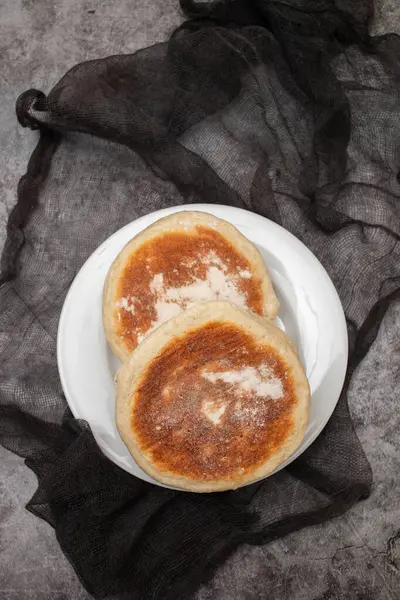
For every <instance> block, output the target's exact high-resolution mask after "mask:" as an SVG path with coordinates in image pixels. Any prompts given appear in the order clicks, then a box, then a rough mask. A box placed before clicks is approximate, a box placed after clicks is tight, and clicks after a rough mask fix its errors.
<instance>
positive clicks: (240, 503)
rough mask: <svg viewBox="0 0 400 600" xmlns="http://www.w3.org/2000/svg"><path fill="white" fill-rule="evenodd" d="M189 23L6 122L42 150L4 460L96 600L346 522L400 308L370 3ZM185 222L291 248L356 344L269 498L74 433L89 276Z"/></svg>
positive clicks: (387, 97) (395, 224)
mask: <svg viewBox="0 0 400 600" xmlns="http://www.w3.org/2000/svg"><path fill="white" fill-rule="evenodd" d="M182 7H183V10H184V12H185V13H186V15H187V17H188V18H189V20H188V21H187V22H186V23H185V24H184V25H183V26H182V27H181V28H180V29H179V30H178V31H176V32H174V34H173V35H172V36H171V39H170V40H169V41H168V42H166V43H162V44H157V45H155V46H152V47H150V48H147V49H145V50H142V51H140V52H137V53H136V54H134V55H121V56H113V57H109V58H105V59H101V60H95V61H91V62H87V63H83V64H80V65H77V66H76V67H75V68H73V69H72V70H71V71H69V72H68V73H67V74H66V75H65V77H63V79H62V80H61V81H60V82H59V83H58V84H57V85H56V86H55V87H54V89H53V90H52V91H51V92H50V93H49V95H48V96H45V95H44V94H42V93H41V92H38V91H36V90H30V91H29V92H27V93H25V94H23V96H22V97H21V98H20V99H19V100H18V103H17V114H18V118H19V121H20V123H21V124H22V125H24V126H29V127H31V128H37V129H39V133H40V140H39V142H38V146H37V148H36V150H35V151H34V153H33V155H32V157H31V159H30V162H29V165H28V169H27V174H26V175H25V176H24V177H23V178H22V179H21V182H20V184H19V188H18V204H17V206H16V208H15V210H14V212H13V213H12V215H11V218H10V220H9V224H8V239H7V244H6V247H5V250H4V253H3V257H2V285H1V288H0V351H1V362H0V369H1V371H0V414H1V419H0V441H1V443H2V444H3V445H4V446H5V447H6V448H8V449H10V450H12V451H13V452H15V453H17V454H19V455H20V456H23V457H25V458H26V463H27V465H28V466H29V467H30V468H31V469H33V470H34V472H35V473H36V474H37V477H38V482H39V484H38V490H37V492H36V493H35V495H34V497H33V498H32V500H31V501H30V502H29V505H28V508H29V510H31V511H32V512H33V513H35V514H36V515H38V516H39V517H41V518H43V519H45V520H46V521H48V522H49V523H51V525H52V526H53V527H54V528H55V532H56V535H57V539H58V540H59V543H60V545H61V547H62V549H63V551H64V553H65V554H66V556H67V557H68V559H69V560H70V562H71V563H72V565H73V567H74V568H75V570H76V572H77V573H78V575H79V577H80V579H81V581H82V583H83V584H84V586H85V587H86V588H87V590H88V591H89V592H90V593H91V594H92V595H93V596H94V597H96V598H110V599H111V598H112V599H118V600H121V599H124V598H126V599H127V598H129V599H134V600H139V599H147V598H151V599H157V598H160V599H161V598H162V599H174V600H176V599H178V598H181V597H182V598H188V597H189V595H190V594H191V593H192V592H194V590H195V589H196V587H197V586H198V585H199V583H200V582H201V581H204V580H206V579H207V578H209V577H211V576H212V574H213V572H214V570H215V569H217V568H218V566H219V565H220V564H221V562H222V561H223V560H224V558H226V557H227V556H228V555H229V553H231V552H232V551H233V550H234V549H235V548H236V547H237V546H238V545H239V544H243V543H250V544H265V543H267V542H268V541H270V540H272V539H274V538H277V537H279V536H282V535H284V534H286V533H288V532H292V531H294V530H297V529H300V528H302V527H305V526H309V525H312V524H315V523H319V522H322V521H324V520H326V519H328V518H331V517H334V516H336V515H340V514H342V513H343V512H344V511H345V510H347V509H348V508H349V507H350V506H351V505H352V504H353V503H354V502H356V501H357V500H359V499H361V498H364V497H366V496H367V495H368V494H369V491H370V486H371V479H372V476H371V471H370V467H369V465H368V462H367V460H366V458H365V456H364V453H363V451H362V448H361V446H360V444H359V442H358V439H357V437H356V434H355V432H354V430H353V427H352V422H351V418H350V414H349V409H348V404H347V388H348V386H349V384H350V382H351V378H352V374H353V372H354V370H355V368H356V367H357V365H358V364H359V363H360V361H362V359H363V357H364V356H365V354H366V352H367V351H368V349H369V347H370V345H371V343H372V342H373V340H374V338H375V336H376V334H377V331H378V328H379V325H380V322H381V320H382V317H383V315H384V313H385V311H386V309H387V308H388V306H389V305H390V303H391V302H392V301H393V300H394V298H395V296H396V295H398V293H399V284H400V260H399V259H400V245H399V235H400V207H399V197H400V184H399V179H400V177H399V168H400V103H399V100H398V98H399V92H400V83H399V75H400V42H399V38H397V37H396V36H385V37H381V38H375V39H371V38H370V37H369V36H368V22H369V19H370V17H371V13H372V8H373V7H372V4H371V2H370V1H369V0H357V1H354V0H285V1H284V2H283V1H280V0H275V1H272V0H271V1H266V0H264V1H262V0H258V1H255V0H254V1H250V0H247V1H241V0H236V1H233V2H213V3H204V2H202V3H199V4H196V3H193V2H192V1H189V0H184V1H182ZM190 202H206V203H221V204H230V205H234V206H239V207H243V208H246V209H249V210H252V211H255V212H256V213H259V214H261V215H264V216H265V217H268V218H269V219H272V220H273V221H276V222H278V223H280V224H281V225H283V227H285V228H287V229H288V230H289V231H291V232H292V233H293V234H295V235H296V236H297V237H299V238H300V239H301V240H302V241H303V242H304V243H305V244H306V245H307V246H308V247H309V248H310V249H311V250H312V251H313V252H314V253H315V254H316V256H317V257H318V258H319V260H320V261H321V262H322V263H323V265H324V266H325V267H326V269H327V270H328V272H329V274H330V276H331V277H332V279H333V281H334V283H335V285H336V287H337V290H338V292H339V295H340V297H341V300H342V303H343V307H344V310H345V314H346V318H347V324H348V331H349V338H350V362H349V370H348V375H347V381H346V385H345V389H344V391H343V393H342V396H341V398H340V400H339V403H338V405H337V408H336V410H335V412H334V414H333V416H332V418H331V420H330V421H329V424H328V425H327V427H326V428H325V430H324V431H323V433H322V434H321V435H320V436H319V438H318V439H317V441H316V442H315V443H314V444H313V445H312V446H311V447H310V448H309V449H308V450H307V451H306V452H305V453H304V454H303V455H302V456H301V457H300V458H299V459H298V460H296V461H295V462H294V463H293V464H292V465H290V467H289V468H287V469H285V470H284V471H281V472H280V473H278V474H277V475H275V476H273V477H271V478H269V479H267V480H265V481H264V482H261V483H258V484H255V485H252V486H249V487H246V488H243V489H241V490H238V491H236V492H229V493H222V494H211V495H197V494H188V493H179V492H175V491H171V490H167V489H161V488H159V487H156V486H152V485H150V484H147V483H144V482H142V481H140V480H138V479H135V478H134V477H132V476H130V475H128V474H127V473H125V472H123V471H122V470H120V469H119V468H118V467H116V466H115V465H114V464H112V463H111V462H110V461H109V460H108V459H106V458H105V457H104V456H103V455H102V454H101V452H100V451H99V449H98V447H97V446H96V443H95V442H94V439H93V436H92V434H91V431H90V428H89V426H88V425H87V424H86V423H84V422H78V421H76V420H74V419H73V418H72V416H71V414H70V412H69V411H68V409H67V407H66V402H65V399H64V397H63V393H62V389H61V385H60V381H59V377H58V373H57V362H56V336H57V324H58V319H59V315H60V311H61V308H62V305H63V301H64V298H65V295H66V293H67V291H68V288H69V286H70V284H71V282H72V280H73V278H74V276H75V275H76V273H77V271H78V270H79V268H80V267H81V265H82V263H83V262H84V260H85V259H86V258H87V257H88V256H89V255H90V254H91V253H92V251H93V250H94V249H95V248H96V247H97V246H98V245H99V244H100V243H101V242H102V241H103V240H105V239H106V238H107V237H108V236H109V235H110V234H112V233H113V232H114V231H116V230H117V229H119V228H120V227H121V226H122V225H124V224H126V223H128V222H130V221H132V220H134V219H135V218H137V217H139V216H140V215H143V214H145V213H148V212H150V211H154V210H157V209H160V208H163V207H167V206H171V205H176V204H183V203H190ZM294 493H295V494H296V502H293V501H292V500H293V496H294ZM265 586H266V592H268V581H266V583H265Z"/></svg>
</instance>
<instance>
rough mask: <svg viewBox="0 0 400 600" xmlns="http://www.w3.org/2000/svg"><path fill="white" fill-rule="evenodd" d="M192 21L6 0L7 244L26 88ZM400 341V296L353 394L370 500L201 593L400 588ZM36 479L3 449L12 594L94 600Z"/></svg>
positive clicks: (26, 135) (1, 202)
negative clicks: (40, 504)
mask: <svg viewBox="0 0 400 600" xmlns="http://www.w3.org/2000/svg"><path fill="white" fill-rule="evenodd" d="M354 1H355V2H356V1H357V0H354ZM180 20H181V15H180V13H179V9H178V2H177V0H119V1H118V2H110V1H107V0H0V90H1V103H0V248H1V247H2V245H3V243H4V236H5V226H6V221H7V217H8V215H9V213H10V210H11V209H12V207H13V205H14V203H15V195H16V186H17V182H18V179H19V178H20V177H21V175H22V174H23V173H24V170H25V168H26V163H27V160H28V158H29V155H30V153H31V151H32V149H33V147H34V144H35V142H36V138H37V135H36V134H35V133H34V132H31V131H28V130H24V129H22V128H21V127H19V126H18V124H17V121H16V118H15V116H14V104H15V99H16V98H17V96H18V95H19V94H20V93H21V92H22V91H24V90H25V89H28V88H30V87H36V88H38V89H41V90H43V91H45V92H46V91H48V90H49V89H50V88H51V87H52V85H53V84H54V83H55V82H56V81H57V80H58V79H59V78H60V77H61V76H62V75H63V74H64V73H65V71H66V70H67V69H69V68H70V67H72V66H73V65H74V64H76V63H78V62H80V61H83V60H88V59H92V58H98V57H102V56H107V55H110V54H117V53H129V52H133V51H135V50H137V49H139V48H141V47H144V46H147V45H149V44H152V43H154V42H158V41H162V40H163V39H165V38H166V37H167V36H168V34H169V33H170V32H171V31H172V30H173V28H174V27H176V26H177V25H178V24H179V22H180ZM385 32H396V33H399V34H400V1H399V0H376V10H375V21H374V23H373V26H372V33H373V34H374V35H377V34H382V33H385ZM399 340H400V304H399V305H398V306H397V307H395V308H394V309H392V310H391V311H390V312H389V313H388V314H387V315H386V318H385V320H384V323H383V325H382V327H381V330H380V333H379V336H378V339H377V340H376V342H375V344H374V346H373V347H372V349H371V350H370V353H369V355H368V357H367V359H366V360H365V361H364V363H363V365H362V366H361V368H360V369H359V370H358V372H357V374H356V376H355V378H354V381H353V385H352V389H351V393H350V397H349V403H350V409H351V412H352V415H353V420H354V424H355V427H356V430H357V433H358V436H359V438H360V440H361V442H362V444H363V447H364V449H365V452H366V454H367V456H368V459H369V460H370V462H371V466H372V469H373V472H374V486H373V491H372V494H371V496H370V498H369V499H368V500H366V501H364V502H361V503H359V504H358V505H357V506H355V507H353V509H352V510H350V511H349V512H348V513H347V514H346V515H345V516H343V517H341V518H338V519H335V520H333V521H331V522H329V523H325V524H324V525H321V526H318V527H313V528H309V529H305V530H303V531H300V532H297V533H295V534H292V535H289V536H287V537H285V538H283V539H281V540H279V541H277V542H274V543H272V544H269V545H267V546H265V547H244V548H241V549H239V550H238V551H237V552H236V553H235V554H234V555H233V556H232V557H231V558H230V559H229V560H228V561H227V563H226V564H225V565H224V567H223V568H222V569H220V571H219V572H218V573H217V575H216V577H215V578H214V580H213V581H212V582H211V583H209V584H208V585H207V586H205V587H203V588H202V589H200V591H199V592H198V593H197V595H196V598H197V600H259V599H261V600H263V599H267V598H268V599H270V598H273V599H274V600H291V599H294V600H342V599H346V600H347V599H350V600H352V599H355V600H356V599H357V600H397V599H399V598H400V529H399V528H400V434H399V431H400V410H399V403H398V399H399V398H400V342H399ZM35 488H36V479H35V476H34V475H33V473H32V472H31V471H30V470H29V469H27V468H26V467H25V465H24V463H23V461H22V460H21V459H19V458H18V457H16V456H14V455H13V454H11V453H9V452H7V451H6V450H4V449H3V448H1V447H0V600H86V599H89V598H90V596H89V594H88V593H87V592H85V590H84V589H83V588H82V586H81V584H80V582H79V581H78V579H77V577H76V575H75V573H74V571H73V569H72V567H71V565H70V564H69V562H68V561H67V559H66V558H65V557H64V555H63V554H62V552H61V550H60V548H59V546H58V543H57V541H56V539H55V536H54V532H53V530H52V529H51V527H50V526H49V525H47V523H44V522H43V521H41V520H39V519H37V518H36V517H34V516H33V515H31V514H30V513H28V512H27V511H26V510H25V508H24V506H25V504H26V502H27V501H28V500H29V498H30V497H31V496H32V494H33V492H34V490H35ZM293 501H294V502H295V501H296V499H295V498H294V499H293ZM267 582H268V583H267Z"/></svg>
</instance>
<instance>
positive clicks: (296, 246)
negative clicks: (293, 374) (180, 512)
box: [57, 204, 347, 485]
mask: <svg viewBox="0 0 400 600" xmlns="http://www.w3.org/2000/svg"><path fill="white" fill-rule="evenodd" d="M185 209H186V210H200V211H204V212H209V213H212V214H214V215H215V216H217V217H220V218H222V219H225V220H227V221H229V222H231V223H232V224H233V225H235V227H237V229H239V231H240V232H241V233H243V234H244V235H245V236H246V237H247V238H248V239H249V240H251V241H252V242H253V243H254V244H256V245H257V247H258V249H259V250H260V252H261V254H262V256H263V258H264V260H265V262H266V264H267V266H268V268H269V271H270V273H271V278H272V281H273V283H274V287H275V290H276V292H277V295H278V297H279V300H280V302H281V307H280V311H279V318H278V319H277V322H278V325H279V326H280V327H282V329H284V330H285V331H286V332H287V333H288V334H289V335H290V337H291V338H292V339H293V341H294V342H295V344H296V346H297V348H298V351H299V354H300V358H301V360H302V362H303V364H304V366H305V369H306V373H307V377H308V379H309V381H310V386H311V394H312V395H311V410H310V421H309V424H308V428H307V432H306V435H305V438H304V440H303V443H302V444H301V446H300V447H299V448H298V449H297V450H296V452H295V453H294V454H292V456H291V457H290V458H289V459H288V460H287V461H286V462H285V463H284V464H282V465H281V466H280V467H279V469H282V468H283V467H284V466H286V465H288V464H289V463H290V462H292V461H293V460H294V459H295V458H297V457H298V456H299V455H300V454H301V453H302V452H304V450H305V449H306V448H308V446H309V445H310V444H311V443H312V442H313V441H314V440H315V438H316V437H317V436H318V434H319V433H320V432H321V431H322V429H323V428H324V427H325V425H326V423H327V421H328V419H329V417H330V416H331V414H332V412H333V409H334V408H335V406H336V403H337V401H338V398H339V394H340V392H341V389H342V386H343V382H344V377H345V373H346V366H347V330H346V322H345V318H344V314H343V310H342V306H341V304H340V300H339V297H338V295H337V293H336V290H335V288H334V286H333V284H332V282H331V280H330V278H329V276H328V274H327V273H326V271H325V269H324V268H323V267H322V265H321V263H320V262H319V261H318V260H317V259H316V257H315V256H314V255H313V254H312V253H311V252H310V251H309V250H308V249H307V248H306V246H304V245H303V244H302V243H301V242H300V241H299V240H298V239H297V238H295V237H294V236H293V235H292V234H290V233H289V232H288V231H286V230H285V229H283V228H282V227H280V226H279V225H276V224H275V223H273V222H271V221H268V220H267V219H265V218H264V217H260V216H258V215H256V214H254V213H250V212H248V211H245V210H241V209H238V208H232V207H229V206H218V205H206V204H199V205H187V206H177V207H174V208H168V209H165V210H160V211H158V212H154V213H152V214H149V215H146V216H145V217H142V218H140V219H137V220H136V221H134V222H133V223H130V224H129V225H126V227H123V228H122V229H120V230H119V231H117V232H116V233H114V235H112V236H111V237H110V238H109V239H108V240H106V241H105V242H104V244H102V245H101V246H100V247H99V248H98V249H97V250H96V251H95V252H94V253H93V254H92V256H91V257H90V258H89V259H88V260H87V261H86V263H85V264H84V265H83V267H82V269H81V270H80V272H79V273H78V275H77V276H76V278H75V281H74V282H73V284H72V286H71V288H70V290H69V292H68V295H67V297H66V300H65V303H64V307H63V310H62V313H61V318H60V324H59V329H58V340H57V359H58V368H59V372H60V378H61V383H62V386H63V389H64V393H65V396H66V398H67V401H68V404H69V406H70V408H71V411H72V413H73V414H74V416H75V417H76V418H79V419H85V420H86V421H88V423H89V424H90V426H91V428H92V431H93V434H94V437H95V439H96V441H97V443H98V445H99V446H100V448H101V450H102V451H103V452H104V454H105V455H106V456H108V458H110V459H111V460H112V461H113V462H115V463H116V464H117V465H119V466H120V467H122V468H123V469H125V470H126V471H128V472H129V473H132V474H133V475H136V476H137V477H140V478H141V479H144V480H145V481H151V482H152V483H156V484H158V485H160V484H159V483H158V482H156V481H154V480H153V479H151V478H150V477H149V476H148V475H147V474H146V473H144V471H142V469H140V467H139V466H138V465H137V464H136V463H135V462H134V460H133V458H132V457H131V455H130V454H129V452H128V450H127V449H126V447H125V445H124V443H123V442H122V440H121V438H120V436H119V434H118V431H117V428H116V425H115V419H114V406H115V400H114V375H115V373H116V371H117V369H118V367H119V364H120V363H119V361H118V360H117V359H116V358H115V357H114V356H113V355H112V353H111V351H110V349H109V347H108V345H107V342H106V340H105V337H104V332H103V326H102V316H101V310H102V306H101V305H102V291H103V284H104V280H105V277H106V275H107V271H108V269H109V267H110V266H111V263H112V262H113V260H114V258H115V257H116V255H117V254H118V253H119V252H120V250H121V249H122V248H123V246H125V244H126V243H127V242H128V241H129V240H130V239H131V238H132V237H134V236H135V235H136V234H137V233H139V232H140V231H142V230H143V229H144V228H145V227H147V226H148V225H150V224H151V223H153V222H154V221H156V220H158V219H160V218H161V217H165V216H167V215H170V214H172V213H175V212H178V211H181V210H185ZM279 469H278V470H279Z"/></svg>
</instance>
